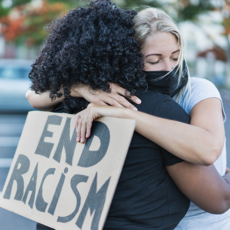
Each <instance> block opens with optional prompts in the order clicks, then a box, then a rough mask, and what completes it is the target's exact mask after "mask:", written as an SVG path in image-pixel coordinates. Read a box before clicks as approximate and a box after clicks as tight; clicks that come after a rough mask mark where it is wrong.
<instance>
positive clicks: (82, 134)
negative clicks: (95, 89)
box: [76, 104, 93, 143]
mask: <svg viewBox="0 0 230 230" xmlns="http://www.w3.org/2000/svg"><path fill="white" fill-rule="evenodd" d="M92 107H93V106H91V105H90V104H89V106H88V108H87V109H85V110H83V111H82V112H80V113H78V114H76V117H77V120H76V132H77V142H81V143H85V141H86V139H87V138H89V137H90V135H91V128H92V123H93V117H92V114H91V112H92V111H93V109H92Z"/></svg>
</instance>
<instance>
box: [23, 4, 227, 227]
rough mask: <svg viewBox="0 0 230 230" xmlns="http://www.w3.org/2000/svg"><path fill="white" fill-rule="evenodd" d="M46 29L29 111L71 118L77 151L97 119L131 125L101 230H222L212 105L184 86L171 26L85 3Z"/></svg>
mask: <svg viewBox="0 0 230 230" xmlns="http://www.w3.org/2000/svg"><path fill="white" fill-rule="evenodd" d="M47 28H48V33H49V35H48V37H47V40H46V42H45V44H44V46H43V48H42V50H41V53H40V54H39V56H38V58H37V60H36V61H35V63H34V64H33V65H32V70H31V72H30V75H29V77H30V79H31V80H32V86H31V90H29V91H28V92H27V95H26V97H27V99H28V100H29V102H30V103H31V104H32V106H33V107H35V108H37V109H40V110H44V111H53V112H59V113H60V112H64V113H72V114H76V116H77V124H76V129H77V140H76V141H79V142H82V143H84V142H85V141H86V139H87V138H88V137H90V135H91V126H92V123H93V121H94V120H95V119H96V118H98V117H103V116H109V117H117V118H127V119H134V120H136V128H135V133H134V135H133V138H132V141H131V144H130V147H129V150H128V154H127V158H126V161H125V164H124V167H123V170H122V173H121V177H120V179H119V182H118V186H117V189H116V192H115V195H114V198H113V201H112V204H111V207H110V210H109V213H108V216H107V219H106V222H105V226H104V230H113V229H114V230H145V229H146V230H147V229H155V230H171V229H176V230H204V229H207V230H211V229H213V230H216V229H220V230H229V229H230V221H229V220H230V210H229V208H230V170H229V169H227V168H226V147H225V131H224V121H225V120H226V116H225V112H224V108H223V103H222V99H221V97H220V94H219V92H218V90H217V89H216V87H215V86H214V85H213V84H212V83H211V82H209V81H207V80H205V79H200V78H190V75H189V70H188V67H187V64H186V61H185V59H184V54H183V40H182V38H181V35H180V32H179V30H178V28H177V26H176V24H175V23H174V22H173V20H172V19H171V18H170V17H169V16H168V15H167V14H166V13H165V12H163V11H161V10H159V9H156V8H150V7H149V8H146V9H143V10H141V11H140V12H139V13H137V12H136V11H134V10H122V9H120V8H119V7H117V6H116V5H115V4H114V3H112V2H111V1H110V0H95V1H92V2H91V3H90V4H89V6H86V7H81V8H76V9H73V10H71V11H69V12H68V13H67V14H65V15H64V16H62V17H61V18H59V19H57V20H54V21H53V22H52V23H51V24H50V25H49V26H48V27H47ZM121 132H122V130H121ZM111 164H112V162H111ZM137 185H138V186H137ZM42 229H44V230H45V229H47V230H48V229H50V228H49V227H46V226H43V225H41V224H39V223H38V224H37V230H42Z"/></svg>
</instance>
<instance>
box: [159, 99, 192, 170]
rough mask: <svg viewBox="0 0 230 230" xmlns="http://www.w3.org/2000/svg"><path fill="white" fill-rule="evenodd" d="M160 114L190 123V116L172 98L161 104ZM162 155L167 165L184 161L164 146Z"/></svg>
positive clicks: (163, 116)
mask: <svg viewBox="0 0 230 230" xmlns="http://www.w3.org/2000/svg"><path fill="white" fill-rule="evenodd" d="M158 116H159V117H161V118H166V119H170V120H175V121H180V122H183V123H187V124H189V123H190V116H189V115H188V114H187V113H186V112H185V111H184V110H183V109H182V107H181V106H179V105H178V104H177V103H176V102H175V101H174V100H172V99H171V98H167V99H165V100H164V101H163V103H162V104H161V105H160V107H159V110H158ZM162 155H163V159H164V164H165V166H170V165H174V164H177V163H180V162H182V161H183V160H182V159H180V158H178V157H176V156H174V155H173V154H171V153H170V152H168V151H167V150H165V149H163V148H162Z"/></svg>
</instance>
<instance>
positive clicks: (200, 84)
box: [189, 77, 222, 111]
mask: <svg viewBox="0 0 230 230" xmlns="http://www.w3.org/2000/svg"><path fill="white" fill-rule="evenodd" d="M207 98H218V99H220V100H221V96H220V93H219V91H218V89H217V88H216V86H215V85H214V84H213V83H212V82H210V81H208V80H207V79H203V78H196V77H192V78H191V96H190V100H189V104H190V106H189V107H190V111H191V109H192V108H193V107H194V106H195V105H196V104H197V103H199V102H200V101H202V100H204V99H207ZM221 101H222V100H221Z"/></svg>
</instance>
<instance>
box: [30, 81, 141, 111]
mask: <svg viewBox="0 0 230 230" xmlns="http://www.w3.org/2000/svg"><path fill="white" fill-rule="evenodd" d="M110 88H111V92H110V93H107V92H104V91H103V90H92V89H91V88H90V87H89V86H88V85H83V84H81V85H77V84H73V85H72V87H71V94H70V95H71V96H72V97H83V98H85V99H86V100H87V101H88V102H91V103H94V104H97V105H111V106H116V107H124V108H128V109H133V110H137V109H136V108H135V106H133V105H132V104H131V103H130V102H129V101H128V100H127V98H129V99H130V100H131V101H133V102H134V103H136V104H140V103H141V101H140V99H139V98H137V97H136V96H130V93H129V92H128V91H127V90H125V89H124V88H122V87H120V86H118V85H116V84H113V83H110ZM59 92H60V93H62V95H63V93H64V90H63V88H62V87H61V89H60V91H59ZM26 98H27V99H28V101H29V102H30V104H31V105H32V106H33V107H34V108H35V109H39V110H43V111H52V109H53V107H54V106H55V105H56V104H58V103H59V102H61V101H62V100H63V99H64V98H65V97H64V95H63V96H62V97H60V98H56V99H55V100H53V101H52V100H51V98H50V91H46V92H43V93H40V94H36V93H35V92H34V91H32V90H29V91H28V92H27V93H26Z"/></svg>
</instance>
